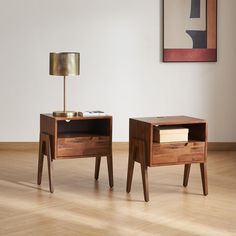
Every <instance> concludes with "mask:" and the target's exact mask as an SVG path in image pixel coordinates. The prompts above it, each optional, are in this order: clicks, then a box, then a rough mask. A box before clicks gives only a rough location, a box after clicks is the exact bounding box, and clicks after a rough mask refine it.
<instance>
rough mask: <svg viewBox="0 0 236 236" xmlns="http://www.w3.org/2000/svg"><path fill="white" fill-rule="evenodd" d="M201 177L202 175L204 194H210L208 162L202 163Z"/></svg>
mask: <svg viewBox="0 0 236 236" xmlns="http://www.w3.org/2000/svg"><path fill="white" fill-rule="evenodd" d="M200 170H201V177H202V189H203V194H204V195H205V196H206V195H207V194H208V182H207V165H206V163H200Z"/></svg>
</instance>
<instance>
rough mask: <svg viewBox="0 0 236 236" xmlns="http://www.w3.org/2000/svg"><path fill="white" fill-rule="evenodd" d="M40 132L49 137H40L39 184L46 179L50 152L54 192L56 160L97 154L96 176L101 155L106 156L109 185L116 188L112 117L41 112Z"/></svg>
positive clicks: (51, 189)
mask: <svg viewBox="0 0 236 236" xmlns="http://www.w3.org/2000/svg"><path fill="white" fill-rule="evenodd" d="M68 119H69V120H68ZM40 133H43V134H45V135H46V136H45V137H46V139H47V140H46V141H45V140H42V139H40V148H39V160H38V179H37V182H38V183H41V178H42V177H41V176H42V170H41V169H42V165H43V157H42V158H41V156H42V155H46V156H47V158H48V174H49V183H50V191H51V192H53V191H54V187H53V184H52V183H53V162H52V160H58V159H68V158H85V157H96V163H95V174H94V176H95V179H98V177H99V169H100V161H101V156H106V157H107V164H108V174H109V184H110V187H113V162H112V117H111V116H103V117H79V116H78V117H73V118H67V117H53V116H52V115H51V114H41V115H40ZM44 146H45V148H44ZM44 149H45V150H44ZM42 150H44V151H42ZM42 153H43V154H42Z"/></svg>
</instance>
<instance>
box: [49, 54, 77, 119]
mask: <svg viewBox="0 0 236 236" xmlns="http://www.w3.org/2000/svg"><path fill="white" fill-rule="evenodd" d="M49 73H50V75H57V76H63V77H64V86H63V94H64V96H63V111H55V112H53V116H56V117H74V116H76V115H77V112H75V111H67V110H66V76H79V74H80V54H79V53H77V52H60V53H54V52H53V53H50V71H49Z"/></svg>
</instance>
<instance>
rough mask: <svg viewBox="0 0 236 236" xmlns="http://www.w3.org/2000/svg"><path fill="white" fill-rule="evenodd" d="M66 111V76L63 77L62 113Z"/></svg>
mask: <svg viewBox="0 0 236 236" xmlns="http://www.w3.org/2000/svg"><path fill="white" fill-rule="evenodd" d="M65 111H66V76H65V75H64V112H65Z"/></svg>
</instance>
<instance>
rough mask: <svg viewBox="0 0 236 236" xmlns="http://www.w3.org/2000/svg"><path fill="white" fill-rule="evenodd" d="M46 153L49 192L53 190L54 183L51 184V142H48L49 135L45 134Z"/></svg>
mask: <svg viewBox="0 0 236 236" xmlns="http://www.w3.org/2000/svg"><path fill="white" fill-rule="evenodd" d="M46 140H47V141H46V153H47V159H48V179H49V189H50V192H51V193H53V192H54V184H53V162H52V153H51V144H50V137H49V135H47V138H46Z"/></svg>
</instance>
